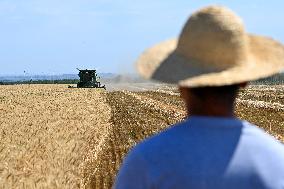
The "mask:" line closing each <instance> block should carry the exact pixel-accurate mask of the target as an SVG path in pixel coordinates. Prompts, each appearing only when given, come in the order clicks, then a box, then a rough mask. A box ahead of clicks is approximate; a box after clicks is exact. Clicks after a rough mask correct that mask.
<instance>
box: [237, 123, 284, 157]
mask: <svg viewBox="0 0 284 189" xmlns="http://www.w3.org/2000/svg"><path fill="white" fill-rule="evenodd" d="M272 127H273V126H272ZM242 133H243V134H242V135H243V137H244V140H243V142H245V144H246V145H247V146H248V147H249V148H250V149H251V150H252V153H258V152H260V151H261V152H262V153H266V155H267V157H268V156H273V157H277V156H275V155H278V156H279V157H281V158H283V160H284V144H283V143H282V142H280V141H279V140H277V139H276V138H274V137H273V136H271V135H270V134H268V133H267V132H266V131H264V130H263V129H262V128H259V127H258V126H256V125H254V124H252V123H250V122H248V121H243V131H242ZM283 162H284V161H283Z"/></svg>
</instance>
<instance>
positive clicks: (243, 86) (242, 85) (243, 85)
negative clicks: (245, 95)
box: [239, 82, 248, 88]
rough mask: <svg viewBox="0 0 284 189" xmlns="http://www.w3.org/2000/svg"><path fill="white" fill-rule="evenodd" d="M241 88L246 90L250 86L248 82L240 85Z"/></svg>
mask: <svg viewBox="0 0 284 189" xmlns="http://www.w3.org/2000/svg"><path fill="white" fill-rule="evenodd" d="M239 85H240V88H245V87H246V86H247V85H248V82H243V83H240V84H239Z"/></svg>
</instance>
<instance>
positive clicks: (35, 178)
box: [0, 83, 284, 189]
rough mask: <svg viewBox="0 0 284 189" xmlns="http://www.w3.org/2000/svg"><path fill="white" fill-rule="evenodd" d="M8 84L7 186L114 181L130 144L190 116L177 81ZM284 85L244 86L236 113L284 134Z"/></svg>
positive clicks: (0, 106)
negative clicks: (98, 85)
mask: <svg viewBox="0 0 284 189" xmlns="http://www.w3.org/2000/svg"><path fill="white" fill-rule="evenodd" d="M107 87H108V91H104V90H94V89H68V88H67V86H66V85H18V86H1V87H0V111H1V114H0V124H1V128H0V152H1V153H0V188H98V189H100V188H111V187H112V185H113V183H114V179H115V176H116V174H117V171H118V170H119V167H120V165H121V163H122V160H123V158H124V157H125V155H126V154H127V152H128V151H129V150H130V149H131V148H132V147H133V146H134V145H136V144H137V143H139V142H140V141H142V140H143V139H145V138H147V137H150V136H152V135H154V134H157V133H159V132H161V131H162V130H164V129H165V128H168V127H170V126H171V125H172V124H175V123H177V122H179V121H182V120H183V119H185V117H186V111H185V108H184V104H183V101H182V100H181V98H180V97H179V94H178V90H177V89H176V88H175V87H173V86H166V85H161V84H150V83H142V84H132V85H130V84H128V85H127V84H113V85H109V86H107ZM283 94H284V87H283V86H273V87H268V86H251V87H248V88H247V89H246V90H242V91H241V92H240V94H239V96H238V100H237V102H236V104H237V108H236V114H237V115H238V117H240V118H241V119H246V120H248V121H250V122H252V123H255V124H257V125H258V126H259V127H261V128H264V129H265V130H266V132H268V133H270V134H272V135H273V136H275V137H276V138H277V139H279V140H282V141H284V96H283Z"/></svg>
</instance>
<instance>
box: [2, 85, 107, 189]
mask: <svg viewBox="0 0 284 189" xmlns="http://www.w3.org/2000/svg"><path fill="white" fill-rule="evenodd" d="M104 96H105V95H104V92H102V91H101V90H96V91H94V90H88V89H67V86H62V85H57V86H56V85H18V86H1V87H0V111H1V114H0V125H1V128H0V187H1V188H79V187H80V184H81V187H83V186H82V185H83V183H84V180H86V179H88V175H89V174H90V168H93V167H92V166H91V165H92V164H93V161H95V160H96V154H97V151H99V148H101V143H102V141H103V139H104V138H105V137H106V135H107V133H108V128H109V125H108V120H109V117H110V109H109V107H108V106H107V105H106V103H105V97H104Z"/></svg>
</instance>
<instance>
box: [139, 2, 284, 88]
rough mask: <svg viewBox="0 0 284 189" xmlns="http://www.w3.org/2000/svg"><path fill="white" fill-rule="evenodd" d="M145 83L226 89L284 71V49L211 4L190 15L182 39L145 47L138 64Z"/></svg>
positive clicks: (225, 10) (222, 8) (228, 12)
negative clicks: (246, 30) (156, 81)
mask: <svg viewBox="0 0 284 189" xmlns="http://www.w3.org/2000/svg"><path fill="white" fill-rule="evenodd" d="M137 68H138V72H139V73H140V74H141V75H142V76H143V77H145V78H147V79H154V80H158V81H162V82H166V83H172V84H179V85H180V86H186V87H202V86H223V85H231V84H236V83H241V82H246V81H251V80H256V79H260V78H264V77H267V76H270V75H273V74H276V73H280V72H281V71H282V70H283V69H284V46H283V45H282V44H280V43H278V42H277V41H274V40H272V39H270V38H266V37H262V36H257V35H252V34H248V33H246V32H245V29H244V25H243V23H242V20H241V19H240V18H239V17H238V16H237V15H235V14H234V13H233V12H232V11H231V10H229V9H227V8H225V7H221V6H209V7H206V8H203V9H201V10H199V11H197V12H195V13H194V14H192V15H191V16H190V18H189V19H188V21H187V22H186V24H185V26H184V28H183V30H182V32H181V34H180V36H179V39H172V40H168V41H165V42H162V43H160V44H158V45H156V46H154V47H152V48H150V49H147V50H146V51H145V52H144V53H143V54H142V55H141V56H140V57H139V59H138V61H137Z"/></svg>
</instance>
